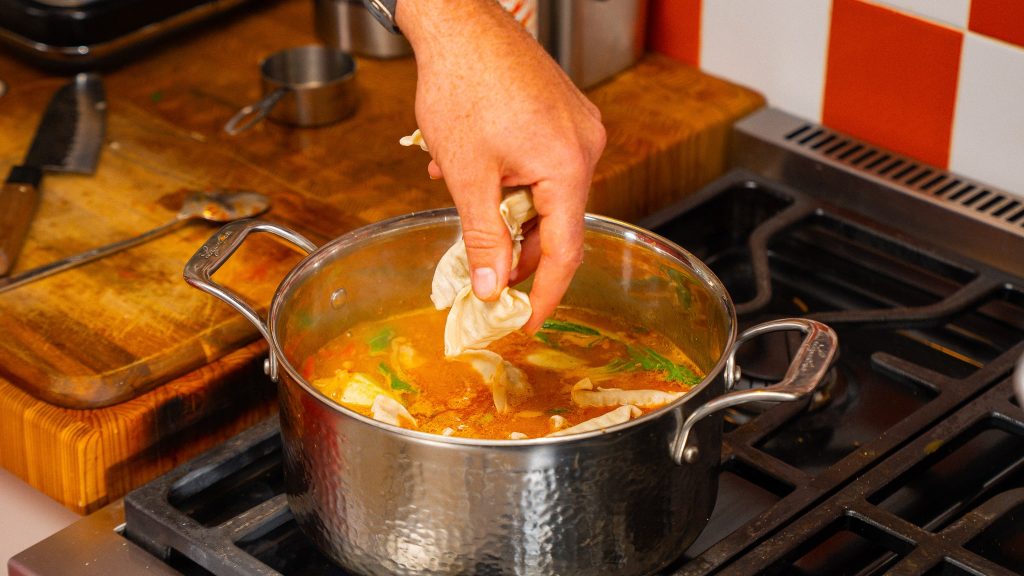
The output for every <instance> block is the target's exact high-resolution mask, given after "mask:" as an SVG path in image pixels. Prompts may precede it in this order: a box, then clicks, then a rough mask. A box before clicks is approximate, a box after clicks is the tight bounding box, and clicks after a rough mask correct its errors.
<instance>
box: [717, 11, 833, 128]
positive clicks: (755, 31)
mask: <svg viewBox="0 0 1024 576" xmlns="http://www.w3.org/2000/svg"><path fill="white" fill-rule="evenodd" d="M831 5H832V3H831V2H823V1H821V0H773V1H772V2H764V1H763V0H708V1H706V2H704V4H703V8H702V10H701V53H700V65H701V68H703V69H704V70H705V71H707V72H709V73H711V74H713V75H716V76H722V77H724V78H727V79H729V80H732V81H734V82H737V83H739V84H743V85H746V86H749V87H751V88H753V89H755V90H757V91H759V92H761V93H762V94H764V95H765V97H766V98H767V99H768V102H769V104H771V105H772V106H776V107H779V108H782V109H783V110H786V111H788V112H790V113H793V114H796V115H798V116H801V117H803V118H805V119H807V120H812V121H820V120H821V106H822V99H823V98H824V92H825V57H826V54H827V52H828V29H829V15H830V13H831Z"/></svg>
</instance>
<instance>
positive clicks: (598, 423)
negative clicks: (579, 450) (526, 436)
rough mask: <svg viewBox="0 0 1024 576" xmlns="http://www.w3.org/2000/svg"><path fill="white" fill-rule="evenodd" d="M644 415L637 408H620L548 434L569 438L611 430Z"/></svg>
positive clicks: (549, 435)
mask: <svg viewBox="0 0 1024 576" xmlns="http://www.w3.org/2000/svg"><path fill="white" fill-rule="evenodd" d="M641 414H643V411H642V410H640V409H639V408H637V407H636V406H619V407H618V408H616V409H615V410H612V411H611V412H606V413H604V414H602V415H600V416H598V417H596V418H591V419H590V420H585V421H583V422H580V423H579V424H577V425H575V426H572V427H569V428H565V429H563V430H559V431H557V432H552V433H551V434H548V437H549V438H550V437H554V436H568V435H569V434H580V433H582V432H590V431H592V430H602V429H604V428H610V427H611V426H615V425H616V424H622V423H623V422H629V421H630V420H631V419H633V418H636V417H637V416H639V415H641Z"/></svg>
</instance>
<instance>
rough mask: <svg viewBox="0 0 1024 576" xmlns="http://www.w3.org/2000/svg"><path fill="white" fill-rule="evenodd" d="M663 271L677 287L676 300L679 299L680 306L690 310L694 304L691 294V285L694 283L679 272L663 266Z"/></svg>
mask: <svg viewBox="0 0 1024 576" xmlns="http://www.w3.org/2000/svg"><path fill="white" fill-rule="evenodd" d="M661 269H662V270H663V271H664V272H665V274H667V275H668V277H669V279H670V280H672V283H673V284H675V285H676V298H678V299H679V305H680V306H682V307H683V308H685V309H689V308H690V306H691V305H692V304H693V295H692V294H690V289H689V285H690V284H692V283H693V281H692V280H691V279H690V278H688V277H687V276H686V275H685V274H683V273H682V272H680V271H679V270H674V269H672V268H669V267H667V266H662V268H661Z"/></svg>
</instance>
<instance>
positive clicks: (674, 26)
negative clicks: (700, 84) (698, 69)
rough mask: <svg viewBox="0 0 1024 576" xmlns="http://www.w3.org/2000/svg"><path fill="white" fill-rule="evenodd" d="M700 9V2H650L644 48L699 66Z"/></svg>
mask: <svg viewBox="0 0 1024 576" xmlns="http://www.w3.org/2000/svg"><path fill="white" fill-rule="evenodd" d="M700 6H701V0H651V2H650V5H649V10H650V12H649V15H648V28H647V32H648V41H647V47H648V49H650V50H653V51H655V52H661V53H662V54H667V55H668V56H671V57H673V58H675V59H676V60H679V61H681V62H685V63H686V64H690V65H693V66H698V65H700Z"/></svg>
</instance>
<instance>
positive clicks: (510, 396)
mask: <svg viewBox="0 0 1024 576" xmlns="http://www.w3.org/2000/svg"><path fill="white" fill-rule="evenodd" d="M458 359H459V360H465V361H467V362H469V363H470V365H471V366H473V369H474V370H476V371H477V372H479V373H480V375H481V376H482V377H483V379H484V382H485V383H486V384H487V387H488V388H490V389H491V396H492V397H493V399H494V409H495V410H496V411H497V412H498V413H499V414H504V413H507V412H508V411H509V408H510V407H512V406H515V405H517V404H519V403H520V402H522V401H523V399H525V398H526V397H528V396H529V395H530V394H532V393H533V389H532V388H530V382H529V380H528V379H527V378H526V374H525V373H524V372H523V371H522V370H520V369H519V368H516V367H515V366H513V365H512V364H511V363H509V362H506V361H505V360H503V359H502V358H501V356H499V355H498V354H496V353H494V352H491V351H490V350H466V351H465V352H464V353H463V354H461V355H460V356H459V357H458Z"/></svg>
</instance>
